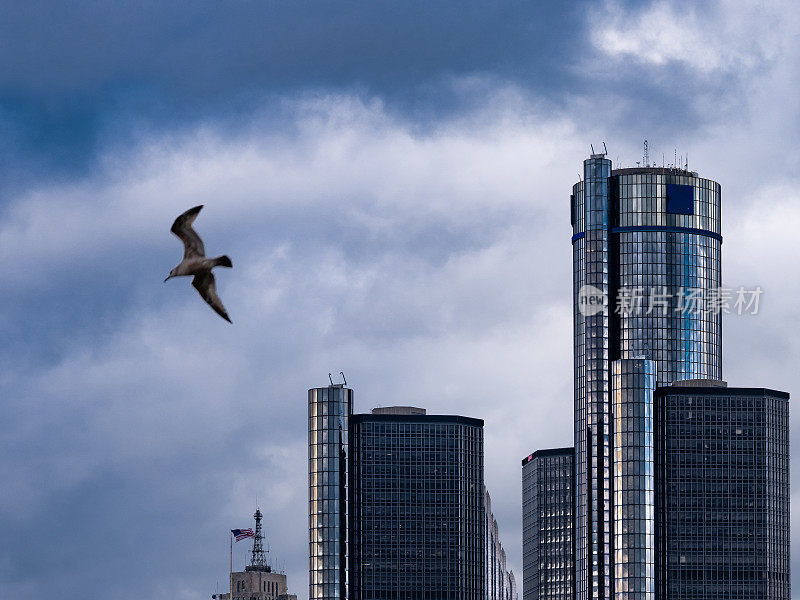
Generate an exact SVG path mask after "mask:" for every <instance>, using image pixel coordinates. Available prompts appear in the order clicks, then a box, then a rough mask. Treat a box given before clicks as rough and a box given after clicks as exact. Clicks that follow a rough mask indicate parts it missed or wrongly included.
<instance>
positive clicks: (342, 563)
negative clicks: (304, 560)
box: [308, 385, 353, 600]
mask: <svg viewBox="0 0 800 600" xmlns="http://www.w3.org/2000/svg"><path fill="white" fill-rule="evenodd" d="M352 406H353V390H351V389H349V388H346V387H343V386H341V385H332V386H330V387H325V388H313V389H310V390H308V530H309V565H308V567H309V592H308V597H309V600H346V598H347V597H348V594H347V566H348V565H347V555H348V550H347V526H348V518H347V517H348V506H347V470H348V469H347V465H348V459H347V451H348V427H349V421H350V417H351V414H352Z"/></svg>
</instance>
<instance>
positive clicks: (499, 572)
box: [483, 489, 517, 600]
mask: <svg viewBox="0 0 800 600" xmlns="http://www.w3.org/2000/svg"><path fill="white" fill-rule="evenodd" d="M483 498H484V500H483V507H484V515H485V518H484V529H485V533H484V535H485V539H486V594H485V598H486V600H517V584H516V581H515V579H514V572H513V571H510V570H509V569H508V565H507V563H506V551H505V548H503V544H502V543H501V542H500V533H499V528H498V526H497V519H495V518H494V513H492V497H491V496H490V495H489V491H488V490H486V489H484V494H483Z"/></svg>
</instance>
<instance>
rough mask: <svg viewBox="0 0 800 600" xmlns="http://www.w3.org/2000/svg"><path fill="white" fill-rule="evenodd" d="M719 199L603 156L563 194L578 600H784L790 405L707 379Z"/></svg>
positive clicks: (676, 175) (679, 173) (717, 284)
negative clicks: (567, 216)
mask: <svg viewBox="0 0 800 600" xmlns="http://www.w3.org/2000/svg"><path fill="white" fill-rule="evenodd" d="M720 198H721V189H720V186H719V184H717V183H715V182H713V181H711V180H709V179H704V178H701V177H699V176H698V175H697V173H695V172H689V171H687V170H684V169H679V168H658V167H652V166H649V165H647V161H646V160H645V166H644V167H639V168H635V169H617V170H614V169H612V165H611V161H610V160H608V159H607V158H606V156H605V154H592V156H591V157H590V158H589V159H587V160H585V161H584V176H583V178H582V179H581V181H579V182H578V183H577V184H575V185H574V186H573V190H572V195H571V196H570V212H571V223H572V226H573V235H572V247H573V276H574V277H573V286H574V291H573V301H574V343H575V355H574V356H575V363H574V368H575V415H574V417H575V489H576V493H575V515H574V519H575V520H574V528H575V551H576V552H575V561H576V568H575V585H576V595H575V598H577V599H578V600H588V599H593V600H594V599H602V600H605V599H608V598H612V597H613V598H615V599H616V600H654V599H655V598H656V597H659V598H664V599H665V600H673V599H674V600H689V599H692V600H708V599H717V598H720V599H722V598H725V599H729V598H764V599H780V600H788V598H789V587H788V586H789V583H788V582H789V574H788V565H789V562H788V557H789V541H788V540H789V538H788V522H789V521H788V519H789V505H788V431H787V430H788V402H787V400H788V394H786V393H785V392H776V391H772V390H765V389H763V388H728V387H726V384H725V383H724V382H722V381H721V377H722V312H723V311H722V310H720V308H721V306H722V304H721V302H720V300H721V297H720V294H721V293H722V292H723V290H724V288H722V285H721V283H722V281H721V248H722V236H721V229H720V214H721V205H720ZM746 548H751V550H750V551H746V550H745V549H746ZM752 549H761V555H760V556H759V557H755V556H754V555H753V550H752ZM526 575H527V574H526Z"/></svg>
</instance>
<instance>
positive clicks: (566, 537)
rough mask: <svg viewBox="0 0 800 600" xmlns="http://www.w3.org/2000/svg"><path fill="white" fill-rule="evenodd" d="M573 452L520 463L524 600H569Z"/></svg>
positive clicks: (572, 578) (572, 574)
mask: <svg viewBox="0 0 800 600" xmlns="http://www.w3.org/2000/svg"><path fill="white" fill-rule="evenodd" d="M574 459H575V450H574V448H554V449H552V450H538V451H536V452H534V453H533V454H531V455H530V456H526V457H525V458H523V459H522V573H523V582H522V583H523V600H573V598H574V595H575V563H574V556H575V547H574V541H575V540H574V538H573V533H574V527H573V519H572V511H573V507H574V503H575V496H574V489H575V488H574V481H575V476H574V473H573V471H574V468H575V460H574Z"/></svg>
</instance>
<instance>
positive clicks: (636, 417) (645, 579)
mask: <svg viewBox="0 0 800 600" xmlns="http://www.w3.org/2000/svg"><path fill="white" fill-rule="evenodd" d="M611 390H612V391H611V395H612V400H611V412H612V416H613V423H612V428H613V431H614V461H613V464H614V481H613V488H614V503H613V504H614V517H613V527H612V529H613V531H614V539H613V548H614V597H615V598H617V599H618V600H630V599H635V600H655V496H654V490H655V462H654V446H653V393H654V392H655V390H656V366H655V363H654V362H653V361H652V360H647V359H646V358H621V359H619V360H615V361H614V362H613V363H611Z"/></svg>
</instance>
